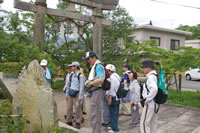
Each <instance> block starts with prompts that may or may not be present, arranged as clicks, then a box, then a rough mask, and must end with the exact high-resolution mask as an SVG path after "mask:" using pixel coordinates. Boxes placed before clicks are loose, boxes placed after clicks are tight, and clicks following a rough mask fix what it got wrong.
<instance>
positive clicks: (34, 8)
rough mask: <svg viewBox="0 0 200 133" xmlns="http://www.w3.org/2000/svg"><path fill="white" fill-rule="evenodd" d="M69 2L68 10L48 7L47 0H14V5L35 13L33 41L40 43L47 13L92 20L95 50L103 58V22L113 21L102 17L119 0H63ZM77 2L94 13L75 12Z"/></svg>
mask: <svg viewBox="0 0 200 133" xmlns="http://www.w3.org/2000/svg"><path fill="white" fill-rule="evenodd" d="M63 1H66V2H68V3H69V7H68V11H63V10H59V9H52V8H47V3H46V0H36V2H35V3H34V4H30V3H27V2H23V1H21V0H14V7H15V8H17V9H21V10H25V11H30V12H34V13H35V29H34V37H33V42H34V43H38V42H40V41H42V42H43V41H44V33H45V15H51V16H59V17H64V18H69V19H75V20H81V21H86V22H91V23H93V24H94V26H93V51H95V52H96V53H97V55H98V56H99V58H101V55H102V54H101V53H102V52H101V51H102V46H101V38H102V28H101V27H102V24H103V25H109V26H110V25H111V24H112V21H110V20H105V19H102V11H103V10H113V9H115V7H116V6H117V4H118V2H119V0H63ZM75 4H78V5H83V6H87V7H90V8H92V9H93V15H92V16H88V15H83V14H78V13H75Z"/></svg>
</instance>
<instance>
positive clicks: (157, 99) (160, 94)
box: [153, 73, 168, 104]
mask: <svg viewBox="0 0 200 133" xmlns="http://www.w3.org/2000/svg"><path fill="white" fill-rule="evenodd" d="M153 75H155V76H156V77H157V81H159V78H158V75H157V74H154V73H153ZM157 85H158V84H157ZM166 91H167V90H166ZM167 98H168V95H166V94H164V93H163V90H162V89H161V88H159V87H158V92H157V94H156V96H155V98H154V101H155V102H156V103H157V104H164V103H165V102H166V101H167Z"/></svg>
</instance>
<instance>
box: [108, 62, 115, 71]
mask: <svg viewBox="0 0 200 133" xmlns="http://www.w3.org/2000/svg"><path fill="white" fill-rule="evenodd" d="M106 69H108V70H110V71H112V72H115V66H114V65H112V64H108V65H106Z"/></svg>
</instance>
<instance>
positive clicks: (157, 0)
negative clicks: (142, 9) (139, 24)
mask: <svg viewBox="0 0 200 133" xmlns="http://www.w3.org/2000/svg"><path fill="white" fill-rule="evenodd" d="M151 1H154V2H158V3H164V4H169V5H176V6H183V7H187V8H194V9H200V7H194V6H187V5H182V4H175V3H169V2H164V1H159V0H151Z"/></svg>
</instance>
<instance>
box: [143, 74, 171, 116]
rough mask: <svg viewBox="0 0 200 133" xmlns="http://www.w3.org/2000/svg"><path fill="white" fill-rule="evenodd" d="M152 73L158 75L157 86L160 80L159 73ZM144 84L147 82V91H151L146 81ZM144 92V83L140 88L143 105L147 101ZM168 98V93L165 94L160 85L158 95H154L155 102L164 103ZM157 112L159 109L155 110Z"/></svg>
mask: <svg viewBox="0 0 200 133" xmlns="http://www.w3.org/2000/svg"><path fill="white" fill-rule="evenodd" d="M152 75H154V76H156V78H157V86H158V80H159V78H158V75H157V74H154V73H152ZM144 84H145V87H146V89H147V92H148V93H149V89H148V87H147V85H146V83H144ZM142 92H143V85H141V90H140V98H141V105H142V106H143V102H144V101H145V99H144V98H143V96H142ZM167 98H168V95H165V94H164V93H163V91H162V89H160V88H159V87H158V92H157V94H156V96H155V97H154V101H155V103H157V104H164V103H165V102H166V101H167ZM155 112H156V113H157V112H158V110H157V111H155Z"/></svg>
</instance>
